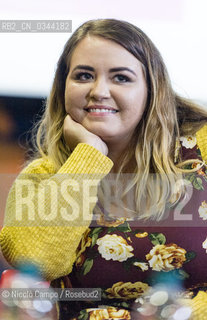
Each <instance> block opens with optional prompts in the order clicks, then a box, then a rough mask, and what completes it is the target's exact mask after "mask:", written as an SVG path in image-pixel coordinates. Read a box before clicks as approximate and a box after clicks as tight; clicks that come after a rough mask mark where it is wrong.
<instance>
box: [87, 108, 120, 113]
mask: <svg viewBox="0 0 207 320" xmlns="http://www.w3.org/2000/svg"><path fill="white" fill-rule="evenodd" d="M84 110H85V111H86V112H89V113H91V112H95V113H117V112H118V110H114V109H104V108H102V109H99V108H86V109H84Z"/></svg>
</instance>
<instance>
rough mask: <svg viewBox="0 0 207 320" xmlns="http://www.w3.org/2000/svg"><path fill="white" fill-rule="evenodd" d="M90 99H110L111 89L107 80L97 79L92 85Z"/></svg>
mask: <svg viewBox="0 0 207 320" xmlns="http://www.w3.org/2000/svg"><path fill="white" fill-rule="evenodd" d="M91 85H92V86H91V90H90V98H94V99H95V100H102V99H108V98H110V96H111V94H110V88H109V84H108V83H107V81H106V79H103V78H102V79H96V80H95V81H94V82H92V83H91Z"/></svg>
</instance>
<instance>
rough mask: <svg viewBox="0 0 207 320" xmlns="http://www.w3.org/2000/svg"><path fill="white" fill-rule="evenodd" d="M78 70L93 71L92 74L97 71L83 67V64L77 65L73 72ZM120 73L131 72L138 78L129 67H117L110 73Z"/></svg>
mask: <svg viewBox="0 0 207 320" xmlns="http://www.w3.org/2000/svg"><path fill="white" fill-rule="evenodd" d="M77 69H81V70H88V71H92V72H94V71H95V69H94V68H93V67H90V66H87V65H82V64H80V65H77V66H76V67H75V68H74V69H73V71H75V70H77ZM119 71H129V72H131V73H132V74H133V75H135V76H137V75H136V73H135V72H134V71H133V70H131V69H130V68H127V67H117V68H111V69H109V72H119Z"/></svg>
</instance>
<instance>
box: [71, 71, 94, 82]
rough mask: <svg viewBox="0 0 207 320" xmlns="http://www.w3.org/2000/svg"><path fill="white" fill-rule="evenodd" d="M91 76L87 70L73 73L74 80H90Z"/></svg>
mask: <svg viewBox="0 0 207 320" xmlns="http://www.w3.org/2000/svg"><path fill="white" fill-rule="evenodd" d="M92 78H93V76H92V75H91V74H90V73H88V72H79V73H77V74H76V75H75V80H80V81H87V80H91V79H92Z"/></svg>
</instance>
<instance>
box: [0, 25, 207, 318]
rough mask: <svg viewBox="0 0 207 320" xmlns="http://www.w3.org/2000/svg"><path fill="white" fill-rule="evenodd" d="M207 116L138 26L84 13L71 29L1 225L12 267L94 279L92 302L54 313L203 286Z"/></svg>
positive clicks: (114, 314) (58, 279)
mask: <svg viewBox="0 0 207 320" xmlns="http://www.w3.org/2000/svg"><path fill="white" fill-rule="evenodd" d="M206 122H207V114H206V112H205V111H204V110H202V108H200V107H199V106H198V105H196V104H194V103H193V102H191V101H188V100H186V99H183V98H182V97H180V96H178V95H177V94H176V93H175V92H174V91H173V89H172V86H171V83H170V80H169V77H168V73H167V71H166V68H165V65H164V62H163V60H162V57H161V56H160V53H159V51H158V50H157V48H156V47H155V46H154V44H153V43H152V42H151V40H150V39H149V38H148V37H147V36H146V35H145V34H144V33H143V32H142V30H140V29H139V28H137V27H136V26H134V25H132V24H130V23H128V22H125V21H119V20H114V19H103V20H92V21H88V22H86V23H84V24H83V25H82V26H80V27H79V28H78V29H77V30H76V31H75V32H74V34H73V35H72V36H71V38H70V39H69V40H68V42H67V43H66V45H65V48H64V51H63V53H62V55H61V57H60V59H59V62H58V65H57V70H56V74H55V79H54V83H53V87H52V90H51V94H50V96H49V98H48V101H47V106H46V109H45V113H44V115H43V117H42V119H41V121H40V123H39V128H38V132H37V137H36V146H37V147H36V154H35V156H34V158H36V159H35V160H34V159H33V161H32V162H31V163H30V164H29V165H28V166H27V167H26V168H25V169H24V170H23V171H22V173H21V174H20V175H19V177H18V178H17V180H16V181H15V183H14V185H13V187H12V189H11V191H10V194H9V197H8V202H7V209H6V216H5V225H4V228H3V230H2V232H1V234H0V242H1V248H2V252H3V253H4V255H5V257H6V258H7V260H8V261H9V262H10V263H11V264H12V265H13V266H15V267H18V263H19V262H20V261H21V262H22V259H24V260H26V261H28V260H29V261H30V262H31V263H36V264H38V266H39V268H40V271H41V273H42V276H43V277H44V278H45V279H48V280H52V282H51V285H52V286H54V287H60V286H61V287H68V288H71V287H74V288H97V287H99V288H101V301H92V300H91V301H89V300H87V301H76V302H74V301H72V302H70V301H66V302H64V301H60V302H59V304H58V305H59V307H58V310H59V319H60V320H70V319H73V320H74V319H90V320H92V319H101V320H102V319H109V318H110V319H111V318H112V319H116V318H118V319H133V317H135V318H137V317H138V318H139V316H140V313H141V310H142V311H143V308H137V305H136V303H137V301H139V298H140V297H142V296H144V295H145V294H150V292H153V290H152V288H153V287H154V285H156V284H157V283H160V282H162V283H163V282H167V283H169V281H171V282H172V283H173V284H178V281H182V285H183V287H184V288H185V289H187V290H188V291H187V294H188V297H192V296H193V295H195V294H196V293H197V291H199V289H201V290H206V284H205V282H207V278H206V259H207V256H206V239H207V234H206V228H203V226H204V223H205V221H207V212H206V210H205V208H206V202H207V194H206V189H207V168H206V164H205V161H207V126H206ZM41 173H43V175H41ZM109 173H110V174H109ZM111 173H114V175H113V174H111ZM129 174H133V175H132V176H131V175H129ZM187 174H188V175H187ZM24 184H25V185H24ZM117 199H118V201H116V200H117ZM201 211H202V214H201ZM31 213H32V219H30V220H29V219H28V217H29V216H31ZM19 217H21V218H22V219H20V218H19ZM50 217H55V218H54V220H52V219H49V218H50ZM178 227H179V228H178ZM189 239H191V241H189ZM103 271H104V272H103ZM150 290H152V291H150ZM166 291H167V289H166ZM166 295H167V293H166V292H165V297H166ZM200 297H201V295H198V296H196V299H197V300H199V299H200ZM202 297H203V295H202ZM137 299H138V300H137ZM197 300H196V301H197ZM140 301H143V300H140ZM150 301H154V300H153V299H151V300H150ZM199 301H200V300H199ZM165 302H166V299H165ZM176 303H177V302H176ZM185 303H186V302H185ZM188 305H189V306H191V307H192V309H191V310H190V313H192V312H194V313H195V314H196V316H197V315H198V314H199V312H198V310H197V306H198V304H197V302H196V303H194V300H192V301H191V300H190V302H189V303H188ZM148 306H149V303H148ZM157 306H158V305H153V303H152V305H151V309H150V310H151V311H152V310H154V311H153V312H154V314H151V316H154V317H157V315H156V316H155V313H156V312H159V310H160V309H159V308H158V307H157ZM159 306H160V305H159ZM177 306H178V304H177ZM203 306H204V308H205V309H207V306H206V305H205V302H204V304H203ZM175 307H176V305H175V303H174V308H175ZM178 307H179V306H178ZM176 308H177V307H176ZM176 308H175V309H174V311H173V312H176ZM197 312H198V313H197ZM171 316H173V315H172V314H171ZM141 317H142V315H141ZM196 319H199V318H196Z"/></svg>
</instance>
